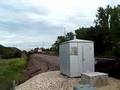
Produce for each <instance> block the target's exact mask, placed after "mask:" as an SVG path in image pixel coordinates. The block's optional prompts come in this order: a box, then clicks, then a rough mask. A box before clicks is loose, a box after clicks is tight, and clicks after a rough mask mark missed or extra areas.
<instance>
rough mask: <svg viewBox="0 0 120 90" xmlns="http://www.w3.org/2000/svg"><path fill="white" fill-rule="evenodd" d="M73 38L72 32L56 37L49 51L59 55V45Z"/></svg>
mask: <svg viewBox="0 0 120 90" xmlns="http://www.w3.org/2000/svg"><path fill="white" fill-rule="evenodd" d="M73 38H74V34H73V33H72V32H69V33H67V34H66V35H65V36H58V38H57V40H56V41H55V43H54V44H53V45H52V47H51V48H50V50H52V51H55V52H56V55H58V54H59V45H60V44H61V43H63V42H65V41H68V40H72V39H73Z"/></svg>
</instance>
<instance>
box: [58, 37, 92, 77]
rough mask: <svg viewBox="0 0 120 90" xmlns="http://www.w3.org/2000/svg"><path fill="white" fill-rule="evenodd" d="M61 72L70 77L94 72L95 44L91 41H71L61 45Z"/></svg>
mask: <svg viewBox="0 0 120 90" xmlns="http://www.w3.org/2000/svg"><path fill="white" fill-rule="evenodd" d="M59 56H60V71H61V73H63V74H65V75H67V76H69V77H78V76H81V73H82V72H94V43H93V41H89V40H78V39H74V40H70V41H67V42H64V43H62V44H61V45H60V49H59Z"/></svg>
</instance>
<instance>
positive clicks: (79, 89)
mask: <svg viewBox="0 0 120 90" xmlns="http://www.w3.org/2000/svg"><path fill="white" fill-rule="evenodd" d="M73 90H95V87H93V86H91V85H88V84H86V85H80V84H77V85H75V86H74V88H73Z"/></svg>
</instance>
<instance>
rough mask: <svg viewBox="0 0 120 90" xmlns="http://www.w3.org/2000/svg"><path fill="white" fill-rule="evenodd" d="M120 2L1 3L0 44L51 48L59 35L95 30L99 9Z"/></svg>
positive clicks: (42, 0)
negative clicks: (81, 28) (82, 30)
mask: <svg viewBox="0 0 120 90" xmlns="http://www.w3.org/2000/svg"><path fill="white" fill-rule="evenodd" d="M108 4H109V5H112V6H114V5H117V4H120V0H0V44H2V45H5V46H15V47H18V48H20V49H30V48H34V47H41V46H44V47H50V45H51V44H52V43H53V42H54V41H55V40H56V38H57V36H58V35H63V34H64V30H66V32H69V31H73V30H75V29H76V28H78V27H82V26H85V27H88V26H94V23H93V22H94V19H95V14H96V12H97V9H98V7H100V6H102V7H105V6H106V5H108Z"/></svg>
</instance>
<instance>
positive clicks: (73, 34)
mask: <svg viewBox="0 0 120 90" xmlns="http://www.w3.org/2000/svg"><path fill="white" fill-rule="evenodd" d="M73 35H74V38H73V39H76V34H75V31H74V32H73Z"/></svg>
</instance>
